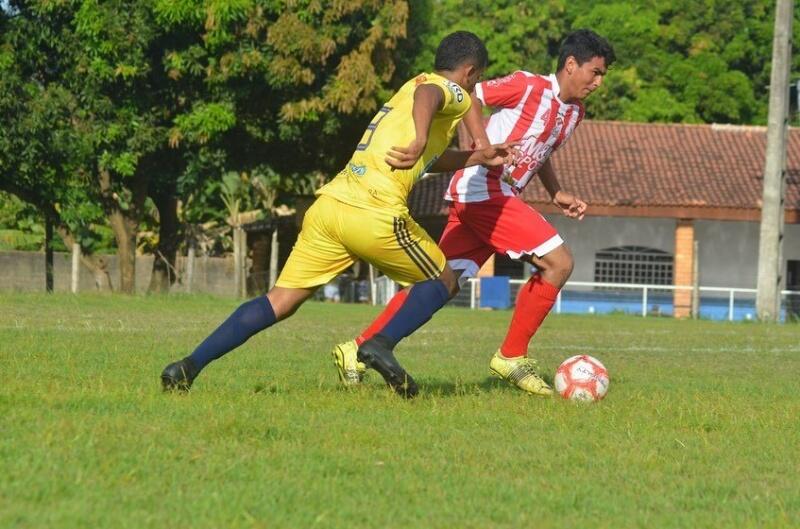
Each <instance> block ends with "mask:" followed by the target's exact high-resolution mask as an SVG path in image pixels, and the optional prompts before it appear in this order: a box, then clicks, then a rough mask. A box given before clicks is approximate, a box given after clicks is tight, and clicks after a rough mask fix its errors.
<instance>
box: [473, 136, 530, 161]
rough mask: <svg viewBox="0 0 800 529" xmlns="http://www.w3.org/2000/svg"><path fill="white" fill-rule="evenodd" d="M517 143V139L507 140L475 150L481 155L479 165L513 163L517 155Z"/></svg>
mask: <svg viewBox="0 0 800 529" xmlns="http://www.w3.org/2000/svg"><path fill="white" fill-rule="evenodd" d="M519 144H520V142H519V140H517V141H507V142H505V143H498V144H496V145H490V146H489V147H486V148H485V149H480V150H478V151H476V152H477V153H478V155H479V156H480V157H481V161H480V165H485V166H487V167H494V166H496V165H503V164H513V163H514V162H515V161H516V159H517V156H519V149H517V146H519Z"/></svg>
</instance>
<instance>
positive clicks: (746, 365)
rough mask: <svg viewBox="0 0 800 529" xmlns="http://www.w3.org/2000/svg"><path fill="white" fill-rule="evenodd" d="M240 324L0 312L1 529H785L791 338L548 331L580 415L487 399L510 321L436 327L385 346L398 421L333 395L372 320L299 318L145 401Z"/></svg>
mask: <svg viewBox="0 0 800 529" xmlns="http://www.w3.org/2000/svg"><path fill="white" fill-rule="evenodd" d="M236 306H237V302H236V301H234V300H230V299H217V298H210V297H192V298H189V297H168V298H162V297H151V298H146V297H134V298H125V297H102V296H97V297H93V296H84V297H71V296H66V295H64V296H59V295H55V296H44V295H8V294H6V295H2V296H0V429H2V437H1V438H0V527H2V528H13V527H48V528H50V527H52V528H72V527H76V528H77V527H91V528H98V527H113V528H128V527H129V528H165V527H186V528H192V529H195V528H238V527H242V528H250V527H253V528H256V527H259V528H273V527H291V528H305V527H398V528H427V527H432V528H456V527H458V528H468V527H469V528H472V527H474V528H486V527H537V528H549V527H553V528H577V527H592V528H599V527H646V528H659V527H675V528H689V527H691V528H697V527H722V528H742V527H754V528H755V527H758V528H765V527H768V528H778V527H800V472H798V471H799V470H800V464H798V447H800V427H799V426H798V418H799V417H800V383H798V373H800V326H798V325H796V324H794V325H783V326H776V325H758V324H728V323H712V322H704V321H698V322H693V321H684V322H679V321H674V320H671V319H652V318H651V319H642V318H636V317H628V316H598V317H591V316H566V315H564V316H551V317H550V319H548V320H547V322H546V323H545V325H544V327H543V328H542V330H541V331H540V333H539V335H538V336H537V338H536V340H535V341H534V346H533V349H534V350H535V356H536V357H538V358H539V359H540V361H541V363H542V364H543V366H544V367H545V369H546V372H548V373H550V374H551V376H552V372H553V371H554V370H555V367H556V366H557V365H558V363H559V362H560V361H561V360H563V359H564V358H566V357H567V356H570V355H572V354H577V353H588V354H592V355H595V356H597V357H598V358H600V359H601V360H602V361H603V362H604V363H605V364H606V366H607V367H608V369H609V371H610V374H611V389H610V391H609V394H608V397H607V398H606V399H605V400H604V401H603V402H601V403H598V404H593V405H576V404H572V403H569V402H566V401H563V400H561V399H559V398H553V399H543V398H535V397H529V396H526V395H524V394H521V392H519V391H517V390H515V389H513V388H511V387H508V386H505V385H504V384H502V383H500V382H497V381H494V380H493V379H490V378H489V377H488V369H487V365H488V359H489V356H490V354H491V353H492V352H493V351H494V350H495V349H496V348H497V345H498V343H499V342H500V340H501V338H502V337H503V335H504V333H505V328H506V325H507V321H508V319H509V317H510V313H509V312H481V311H469V310H466V309H444V310H443V311H442V312H440V313H439V314H438V315H437V316H436V317H435V318H434V320H433V321H432V322H430V323H429V324H428V325H427V326H426V327H424V328H423V329H422V330H421V331H420V332H419V333H417V334H416V335H414V336H412V337H411V338H409V339H408V340H407V341H406V342H404V343H403V344H401V345H400V346H399V347H398V350H397V351H398V357H399V358H400V360H401V361H402V362H403V363H404V364H405V365H406V367H407V368H408V369H409V371H410V372H411V373H413V374H414V375H415V377H416V379H417V381H418V382H419V383H420V386H421V395H420V397H419V398H418V399H417V400H415V401H413V402H405V401H402V400H400V399H398V398H397V397H396V396H394V395H393V394H391V393H390V392H389V391H388V390H387V389H385V387H384V386H383V385H382V383H381V380H380V377H379V376H377V375H376V374H373V375H372V377H371V378H370V379H369V380H368V382H367V384H365V386H364V387H362V388H359V389H358V390H356V391H345V390H342V389H339V388H338V387H337V379H336V376H335V370H334V368H333V366H332V363H331V361H330V356H329V350H330V348H331V346H332V345H333V344H335V343H337V342H339V341H343V340H345V339H347V338H349V337H351V336H352V335H354V334H355V333H356V332H357V331H359V330H360V329H361V327H362V326H363V325H364V324H365V323H366V322H367V321H368V320H369V319H371V317H372V316H374V315H375V314H376V313H377V309H376V308H373V307H368V306H355V305H323V304H318V303H317V304H315V303H311V304H308V305H306V306H305V307H303V308H302V309H301V310H300V311H299V313H298V314H297V315H296V316H295V317H294V318H292V319H291V320H288V321H286V322H284V323H282V324H280V325H278V326H277V327H275V328H273V329H270V330H268V331H267V332H265V333H262V334H261V335H258V336H256V337H254V338H253V339H251V340H250V341H249V342H248V343H247V344H245V345H244V346H243V347H242V348H241V349H240V350H238V351H236V352H234V353H231V354H229V355H228V356H226V357H225V358H223V359H222V360H220V361H218V362H217V363H215V364H212V365H211V366H210V367H209V368H208V369H207V370H206V371H205V372H204V373H203V375H202V376H201V377H200V378H199V379H198V381H197V382H196V384H195V387H194V388H193V389H192V392H191V393H190V394H189V395H169V394H162V393H161V391H160V387H159V381H158V375H159V373H160V371H161V369H162V368H163V366H164V365H165V364H166V363H167V362H168V361H170V360H172V359H175V358H177V357H178V356H182V355H184V354H186V353H188V352H190V350H191V349H192V348H193V347H194V345H195V344H196V343H197V342H198V341H199V340H201V339H202V338H203V337H205V335H206V334H207V333H208V332H209V331H210V330H212V329H213V328H214V327H215V325H216V324H218V323H219V322H220V321H221V320H222V319H223V318H224V317H226V316H227V315H228V314H229V313H230V311H231V310H233V309H234V308H235V307H236Z"/></svg>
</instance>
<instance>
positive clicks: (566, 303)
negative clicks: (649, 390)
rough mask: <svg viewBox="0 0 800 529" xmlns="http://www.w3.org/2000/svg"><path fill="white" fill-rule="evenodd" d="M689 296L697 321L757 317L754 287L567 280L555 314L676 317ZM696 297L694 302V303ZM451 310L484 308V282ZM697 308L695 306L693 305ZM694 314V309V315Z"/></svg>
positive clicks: (789, 312) (470, 287)
mask: <svg viewBox="0 0 800 529" xmlns="http://www.w3.org/2000/svg"><path fill="white" fill-rule="evenodd" d="M523 284H525V280H523V279H511V280H509V286H510V302H511V303H512V304H513V302H514V300H515V299H516V296H517V293H518V292H519V289H520V287H521V286H522V285H523ZM397 288H398V287H397V285H396V284H395V283H394V282H393V281H391V280H389V279H388V278H387V277H385V276H382V277H379V278H377V279H376V281H375V282H374V284H373V296H372V299H373V300H374V303H375V304H377V305H383V304H386V303H387V302H388V300H389V299H391V297H392V296H393V295H394V294H395V292H397ZM676 291H683V292H686V294H687V296H685V297H686V298H687V299H688V300H689V301H687V304H688V305H687V306H686V307H685V308H686V309H687V310H690V309H691V308H694V312H695V313H696V315H697V316H698V317H699V318H703V319H710V320H728V321H743V320H752V319H755V318H756V294H757V292H758V291H757V290H756V289H753V288H725V287H703V286H701V287H698V292H696V293H695V292H694V288H693V287H691V286H676V285H647V284H629V283H597V282H588V281H569V282H567V284H566V285H564V288H562V289H561V292H559V295H558V298H557V299H556V304H555V307H554V308H553V311H554V312H555V313H557V314H562V313H564V314H611V313H625V314H636V315H639V316H642V317H654V316H674V315H675V298H676V296H675V293H676ZM780 295H781V309H780V319H781V321H787V320H797V319H800V291H795V290H783V291H781V293H780ZM692 298H694V300H695V301H694V302H692V301H691V299H692ZM450 304H451V305H455V306H460V307H467V308H471V309H476V308H480V306H481V296H480V279H479V278H470V279H469V280H468V281H467V282H466V283H465V284H464V285H463V287H462V288H461V291H460V292H459V293H458V294H457V295H456V296H455V297H454V298H453V299H452V300H451V301H450ZM693 304H694V305H696V306H694V307H691V305H693ZM690 312H691V310H690Z"/></svg>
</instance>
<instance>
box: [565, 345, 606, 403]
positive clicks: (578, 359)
mask: <svg viewBox="0 0 800 529" xmlns="http://www.w3.org/2000/svg"><path fill="white" fill-rule="evenodd" d="M555 383H556V391H558V393H559V395H561V396H562V397H564V398H565V399H571V400H580V401H586V402H592V401H595V400H600V399H602V398H603V397H605V396H606V393H607V392H608V371H606V368H605V366H604V365H603V364H602V363H600V360H598V359H597V358H594V357H593V356H589V355H577V356H571V357H569V358H567V359H566V360H564V362H562V363H561V365H560V366H558V369H557V370H556V379H555Z"/></svg>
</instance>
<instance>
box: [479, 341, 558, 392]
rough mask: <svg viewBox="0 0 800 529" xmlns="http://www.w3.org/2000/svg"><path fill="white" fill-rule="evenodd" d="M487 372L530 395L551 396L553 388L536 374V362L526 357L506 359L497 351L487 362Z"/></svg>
mask: <svg viewBox="0 0 800 529" xmlns="http://www.w3.org/2000/svg"><path fill="white" fill-rule="evenodd" d="M489 372H490V373H491V374H493V375H495V376H497V377H500V378H502V379H503V380H506V381H507V382H508V383H509V384H513V385H514V386H517V387H518V388H519V389H521V390H522V391H526V392H528V393H531V394H532V395H552V394H553V388H551V387H550V385H549V384H548V383H547V382H545V381H544V380H543V379H542V377H540V376H539V374H538V373H537V372H536V360H533V359H531V358H528V357H527V356H520V357H518V358H506V357H504V356H503V354H502V353H501V352H500V351H497V352H496V353H495V354H494V356H493V357H492V361H491V362H489Z"/></svg>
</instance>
